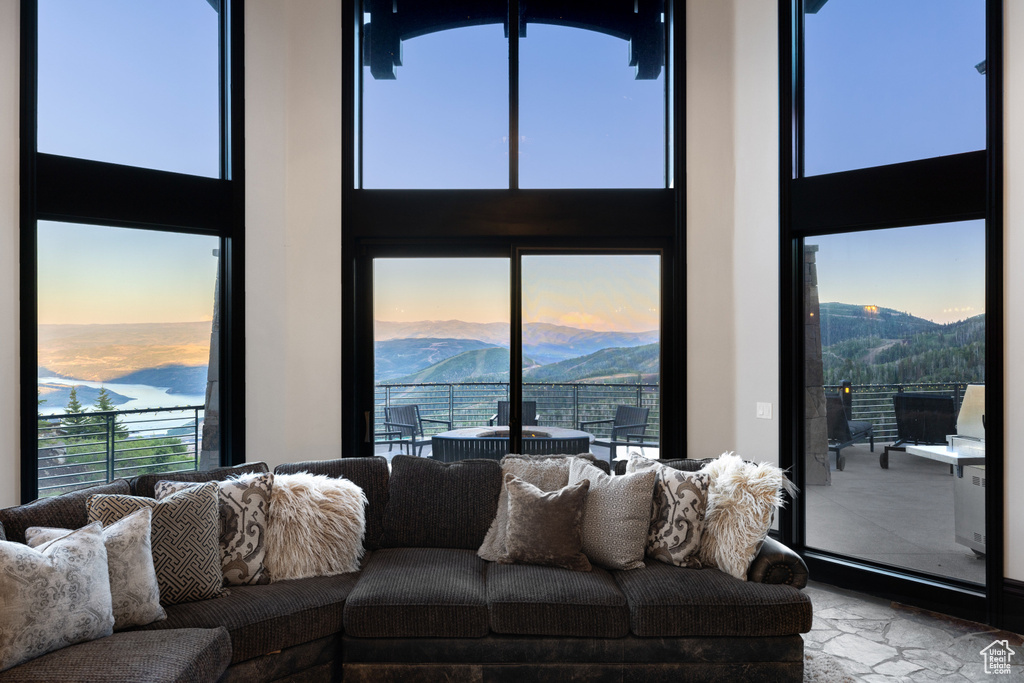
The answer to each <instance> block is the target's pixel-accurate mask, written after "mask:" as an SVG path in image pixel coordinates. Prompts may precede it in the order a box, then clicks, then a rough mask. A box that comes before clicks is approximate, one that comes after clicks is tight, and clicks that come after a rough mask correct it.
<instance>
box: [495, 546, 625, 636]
mask: <svg viewBox="0 0 1024 683" xmlns="http://www.w3.org/2000/svg"><path fill="white" fill-rule="evenodd" d="M487 609H488V612H489V613H490V619H491V630H492V631H494V632H495V633H509V634H515V635H529V636H578V637H591V638H619V637H621V636H624V635H626V634H627V633H629V608H628V607H627V606H626V597H625V596H624V595H623V594H622V591H621V590H619V587H618V585H617V584H616V583H615V579H613V578H612V576H611V574H609V573H608V571H606V570H604V569H601V568H600V567H594V569H593V571H590V572H574V571H570V570H567V569H561V568H559V567H542V566H537V565H520V564H492V565H489V566H488V567H487Z"/></svg>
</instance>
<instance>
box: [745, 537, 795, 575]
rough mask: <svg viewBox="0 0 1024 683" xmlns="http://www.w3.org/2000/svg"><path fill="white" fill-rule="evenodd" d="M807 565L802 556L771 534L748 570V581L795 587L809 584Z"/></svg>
mask: <svg viewBox="0 0 1024 683" xmlns="http://www.w3.org/2000/svg"><path fill="white" fill-rule="evenodd" d="M807 576H808V574H807V565H806V564H804V560H803V558H802V557H800V556H799V555H797V554H796V553H795V552H793V551H792V550H790V549H789V548H788V547H786V546H785V545H783V544H782V543H780V542H779V541H776V540H775V539H774V538H772V537H771V536H769V537H768V538H766V539H764V543H762V544H761V550H760V551H759V552H758V553H757V557H755V558H754V561H753V562H751V563H750V569H748V570H747V581H753V582H755V583H785V584H789V585H790V586H793V587H794V588H803V587H804V586H806V585H807Z"/></svg>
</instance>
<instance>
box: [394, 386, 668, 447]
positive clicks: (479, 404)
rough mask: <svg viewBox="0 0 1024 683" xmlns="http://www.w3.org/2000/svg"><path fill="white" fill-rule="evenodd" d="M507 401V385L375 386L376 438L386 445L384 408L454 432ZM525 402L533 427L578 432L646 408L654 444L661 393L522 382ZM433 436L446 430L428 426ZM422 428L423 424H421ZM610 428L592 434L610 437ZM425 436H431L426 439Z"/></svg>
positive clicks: (478, 421)
mask: <svg viewBox="0 0 1024 683" xmlns="http://www.w3.org/2000/svg"><path fill="white" fill-rule="evenodd" d="M507 400H509V384H508V382H436V383H435V382H430V383H422V384H378V385H375V386H374V434H376V435H377V440H378V441H383V440H386V439H387V438H388V437H387V436H386V434H387V430H386V429H385V427H384V420H385V418H384V414H385V409H387V408H389V407H391V406H399V405H410V404H416V405H418V406H419V407H420V416H421V417H423V418H430V419H435V420H445V421H446V422H451V423H452V429H460V428H462V427H479V426H481V425H486V424H488V422H489V421H490V420H491V418H493V417H494V416H495V414H496V412H497V407H498V401H507ZM523 400H524V401H535V402H536V403H537V424H538V425H546V426H549V427H564V428H566V429H576V428H577V426H578V425H579V423H580V422H581V421H585V420H603V419H610V418H612V417H614V415H615V407H616V406H619V405H629V406H638V407H643V408H648V409H649V411H650V412H649V414H648V423H647V434H648V438H649V439H650V440H656V439H657V438H658V434H659V433H660V427H661V391H660V386H659V385H658V384H638V383H633V384H616V383H603V384H589V383H571V382H564V383H529V382H528V383H524V384H523ZM428 425H430V427H431V430H432V431H433V432H441V431H444V430H445V429H446V427H444V426H443V425H436V424H433V423H428ZM424 427H425V428H426V427H427V425H424ZM609 429H610V425H602V426H600V427H598V428H597V429H596V431H595V436H597V437H607V436H609V434H608V431H609ZM428 436H429V434H428Z"/></svg>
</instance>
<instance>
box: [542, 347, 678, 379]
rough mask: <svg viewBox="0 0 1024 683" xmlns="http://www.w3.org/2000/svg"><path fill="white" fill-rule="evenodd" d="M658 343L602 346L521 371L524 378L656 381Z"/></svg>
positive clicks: (658, 353)
mask: <svg viewBox="0 0 1024 683" xmlns="http://www.w3.org/2000/svg"><path fill="white" fill-rule="evenodd" d="M659 355H660V344H647V345H645V346H636V347H633V348H614V349H601V350H600V351H596V352H595V353H591V354H588V355H586V356H581V357H579V358H572V359H570V360H564V361H561V362H558V363H552V364H550V365H540V366H534V367H531V368H527V369H526V370H524V371H523V381H526V382H580V381H587V380H592V381H597V380H601V381H607V382H615V381H623V380H628V381H630V382H636V380H637V375H640V376H641V377H640V379H641V380H642V381H644V382H648V381H655V382H656V381H657V376H658V373H659V367H660V358H659Z"/></svg>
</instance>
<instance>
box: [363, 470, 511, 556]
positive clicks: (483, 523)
mask: <svg viewBox="0 0 1024 683" xmlns="http://www.w3.org/2000/svg"><path fill="white" fill-rule="evenodd" d="M500 492H501V466H500V465H499V464H498V463H497V462H496V461H494V460H477V459H470V460H459V461H458V462H438V461H437V460H433V459H431V458H417V457H414V456H410V455H396V456H395V457H394V458H392V459H391V481H390V485H389V489H388V504H387V507H385V508H384V531H383V533H382V534H381V538H380V546H381V547H382V548H464V549H467V550H476V549H478V548H479V547H480V545H481V544H482V543H483V541H484V536H486V535H487V529H488V527H490V525H491V522H492V521H494V517H495V515H496V514H497V511H498V494H499V493H500Z"/></svg>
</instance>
